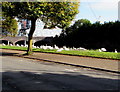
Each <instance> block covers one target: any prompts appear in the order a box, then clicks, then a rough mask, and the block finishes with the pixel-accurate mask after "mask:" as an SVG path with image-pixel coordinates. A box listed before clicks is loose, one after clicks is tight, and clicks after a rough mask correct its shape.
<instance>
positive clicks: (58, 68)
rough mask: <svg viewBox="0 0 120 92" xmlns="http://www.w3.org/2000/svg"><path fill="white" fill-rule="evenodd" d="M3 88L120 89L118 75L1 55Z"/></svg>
mask: <svg viewBox="0 0 120 92" xmlns="http://www.w3.org/2000/svg"><path fill="white" fill-rule="evenodd" d="M0 59H1V61H0V63H2V71H1V72H2V90H3V91H5V90H13V91H17V92H21V91H24V90H118V83H119V81H120V80H119V79H118V76H119V75H118V74H115V73H109V72H103V71H98V70H92V69H88V68H80V67H74V66H69V65H63V64H56V63H51V62H45V61H38V60H33V59H26V58H21V57H15V56H7V55H5V54H4V55H3V56H0Z"/></svg>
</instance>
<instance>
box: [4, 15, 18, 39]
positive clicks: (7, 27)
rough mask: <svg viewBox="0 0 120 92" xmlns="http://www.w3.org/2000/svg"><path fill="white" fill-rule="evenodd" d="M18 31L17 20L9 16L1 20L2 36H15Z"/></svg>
mask: <svg viewBox="0 0 120 92" xmlns="http://www.w3.org/2000/svg"><path fill="white" fill-rule="evenodd" d="M17 31H18V25H17V21H16V20H15V19H13V18H11V17H6V18H5V19H4V20H2V35H3V36H11V37H14V36H16V34H17Z"/></svg>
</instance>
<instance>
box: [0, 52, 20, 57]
mask: <svg viewBox="0 0 120 92" xmlns="http://www.w3.org/2000/svg"><path fill="white" fill-rule="evenodd" d="M16 54H18V53H9V52H3V53H0V56H14V55H16Z"/></svg>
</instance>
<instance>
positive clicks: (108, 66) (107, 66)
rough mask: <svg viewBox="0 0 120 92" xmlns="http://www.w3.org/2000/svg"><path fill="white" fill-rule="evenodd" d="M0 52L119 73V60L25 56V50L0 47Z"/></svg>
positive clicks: (38, 54)
mask: <svg viewBox="0 0 120 92" xmlns="http://www.w3.org/2000/svg"><path fill="white" fill-rule="evenodd" d="M0 50H1V52H4V53H7V55H9V56H20V57H24V58H30V59H37V60H42V61H47V62H48V61H49V62H55V63H61V64H67V65H73V66H81V67H86V68H92V69H98V70H104V71H108V72H115V73H120V71H119V70H120V67H119V64H120V60H111V59H100V58H91V57H82V56H70V55H60V54H51V53H40V52H34V53H33V55H29V56H25V55H23V54H25V52H26V51H18V50H8V49H0Z"/></svg>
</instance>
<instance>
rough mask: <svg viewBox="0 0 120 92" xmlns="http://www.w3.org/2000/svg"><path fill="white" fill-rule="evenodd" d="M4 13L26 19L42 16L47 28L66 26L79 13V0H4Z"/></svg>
mask: <svg viewBox="0 0 120 92" xmlns="http://www.w3.org/2000/svg"><path fill="white" fill-rule="evenodd" d="M2 6H3V7H2V10H3V12H4V15H6V16H11V17H16V16H17V17H18V18H24V19H29V20H31V19H37V18H40V19H41V20H42V21H43V22H44V23H45V27H47V28H55V26H57V27H59V28H65V27H66V26H68V25H69V24H70V22H71V21H72V20H73V19H74V17H75V15H76V14H77V13H78V6H79V4H78V2H3V3H2Z"/></svg>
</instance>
